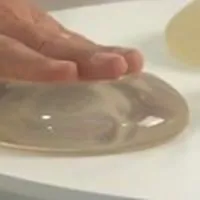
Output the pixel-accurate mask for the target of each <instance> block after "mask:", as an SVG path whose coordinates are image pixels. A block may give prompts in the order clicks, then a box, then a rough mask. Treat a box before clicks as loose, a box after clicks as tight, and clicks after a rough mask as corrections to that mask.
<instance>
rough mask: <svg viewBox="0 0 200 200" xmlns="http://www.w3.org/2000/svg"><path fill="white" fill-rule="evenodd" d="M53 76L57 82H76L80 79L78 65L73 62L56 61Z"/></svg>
mask: <svg viewBox="0 0 200 200" xmlns="http://www.w3.org/2000/svg"><path fill="white" fill-rule="evenodd" d="M51 70H52V75H53V78H54V79H55V80H56V81H65V80H66V81H74V80H77V79H78V70H77V65H76V63H74V62H71V61H54V62H53V65H52V68H51Z"/></svg>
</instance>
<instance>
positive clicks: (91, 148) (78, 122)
mask: <svg viewBox="0 0 200 200" xmlns="http://www.w3.org/2000/svg"><path fill="white" fill-rule="evenodd" d="M0 110H1V115H0V143H1V144H2V145H4V146H8V147H14V148H18V149H22V150H34V151H42V152H63V153H69V154H70V153H73V154H74V153H75V154H78V155H79V154H91V155H93V154H96V153H98V154H99V153H100V154H101V153H103V154H105V153H108V154H109V153H114V152H123V151H133V150H138V149H142V148H147V147H150V146H154V145H156V144H159V143H163V142H164V141H166V140H168V139H169V138H171V137H173V136H175V135H177V134H178V133H180V132H181V131H182V130H183V129H184V127H185V126H186V124H187V122H188V108H187V104H186V102H185V100H184V99H183V98H182V96H181V95H180V94H179V93H178V92H177V91H176V90H174V89H173V88H172V87H170V86H169V85H168V84H167V83H165V82H163V81H162V80H160V79H159V78H157V77H155V76H153V75H151V74H146V73H144V74H142V75H140V76H139V77H134V76H133V75H128V76H126V77H125V78H123V79H122V80H118V81H113V82H104V83H86V84H75V85H65V84H63V85H62V84H58V85H44V84H31V83H28V84H25V83H20V84H5V85H2V87H1V89H0Z"/></svg>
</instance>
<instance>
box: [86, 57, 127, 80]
mask: <svg viewBox="0 0 200 200" xmlns="http://www.w3.org/2000/svg"><path fill="white" fill-rule="evenodd" d="M90 61H91V63H92V64H93V66H94V67H95V69H96V72H99V73H100V74H101V76H108V77H113V78H116V77H118V76H121V75H123V74H124V73H126V71H127V69H128V64H127V63H126V61H125V59H124V58H123V56H121V55H118V54H115V53H97V54H95V55H94V56H93V57H92V58H91V60H90Z"/></svg>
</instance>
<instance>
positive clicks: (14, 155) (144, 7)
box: [0, 0, 200, 200]
mask: <svg viewBox="0 0 200 200" xmlns="http://www.w3.org/2000/svg"><path fill="white" fill-rule="evenodd" d="M184 4H185V1H184V0H160V1H159V0H146V1H143V0H141V1H133V2H124V3H117V4H114V3H113V4H109V5H103V6H96V7H95V6H94V7H86V8H79V9H72V10H68V11H67V10H60V11H55V12H54V13H53V15H54V16H55V17H56V18H57V19H59V20H60V21H61V22H62V23H63V24H65V25H66V26H68V27H70V28H72V29H74V30H77V31H80V32H82V33H84V34H86V35H87V36H89V37H91V38H93V39H95V40H98V41H99V42H102V43H105V44H118V45H125V46H129V47H134V46H135V47H138V48H139V49H141V50H142V51H143V52H144V55H145V57H146V65H145V67H146V70H147V71H151V72H154V73H155V74H157V75H159V76H160V77H162V78H164V79H165V80H166V81H168V82H169V83H171V84H172V85H173V86H174V87H175V88H176V89H178V90H179V91H180V92H181V93H182V94H183V95H184V96H185V98H186V99H187V101H188V104H189V106H190V110H191V122H190V125H189V127H188V128H187V129H186V131H185V132H184V133H182V134H181V135H180V136H179V137H177V138H176V139H175V140H173V141H171V142H169V143H167V144H165V145H162V146H159V147H157V148H153V149H149V150H146V151H141V152H137V153H130V154H122V155H115V156H102V157H90V158H66V157H39V156H32V155H29V154H28V153H19V152H15V151H11V150H7V149H3V148H1V149H0V174H2V176H3V175H9V176H10V177H11V178H12V177H13V178H14V177H18V178H20V179H22V180H28V181H32V182H33V183H34V184H35V185H37V184H39V183H40V184H47V185H51V186H54V187H62V188H66V187H71V188H75V189H81V190H86V191H95V192H101V193H107V194H115V195H123V196H127V197H146V198H147V199H149V200H171V199H172V200H189V199H200V190H199V185H200V131H199V130H200V124H199V125H198V123H199V119H200V105H199V104H200V69H199V70H198V69H196V70H195V69H192V68H184V67H183V66H182V65H181V64H178V63H176V62H175V61H174V60H173V59H172V58H170V57H169V56H168V54H167V51H166V49H165V43H164V40H163V31H164V28H165V26H166V23H167V22H168V21H169V19H170V17H171V16H173V14H174V13H175V12H177V10H179V9H180V8H181V7H182V6H183V5H184ZM2 180H4V179H1V178H0V187H4V188H10V187H11V186H9V185H8V184H7V183H6V182H4V181H2ZM14 183H15V185H14ZM14 183H13V185H12V187H11V189H12V190H18V192H22V191H23V190H26V185H23V187H22V186H21V185H20V180H19V181H17V182H14Z"/></svg>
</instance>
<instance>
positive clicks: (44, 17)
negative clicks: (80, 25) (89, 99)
mask: <svg viewBox="0 0 200 200" xmlns="http://www.w3.org/2000/svg"><path fill="white" fill-rule="evenodd" d="M142 66H143V58H142V56H141V54H140V52H138V51H137V50H135V49H127V48H121V47H110V46H108V47H107V46H102V45H99V44H96V43H95V42H92V41H90V40H88V39H87V38H85V37H83V36H81V35H79V34H77V33H74V32H73V31H70V30H67V29H65V28H64V27H63V26H62V25H61V24H59V23H58V22H57V21H56V20H55V19H53V18H52V17H51V16H50V15H48V14H47V13H45V12H44V11H42V10H41V9H39V8H38V7H37V6H36V5H33V4H32V3H31V2H29V1H28V0H17V1H16V0H1V1H0V79H1V80H25V81H39V82H54V81H77V80H99V79H115V78H119V77H120V76H121V75H123V74H125V73H138V72H140V71H141V69H142Z"/></svg>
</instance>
